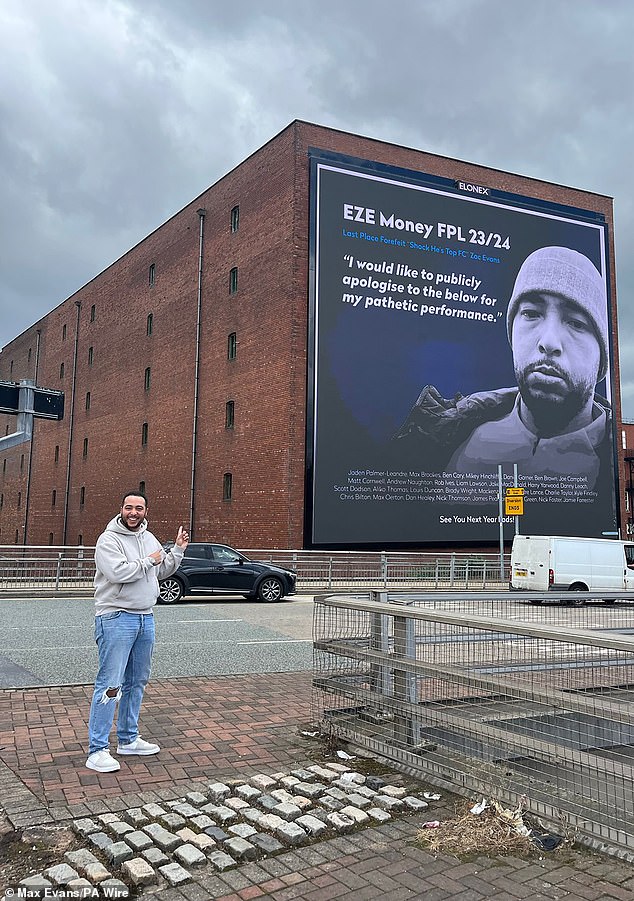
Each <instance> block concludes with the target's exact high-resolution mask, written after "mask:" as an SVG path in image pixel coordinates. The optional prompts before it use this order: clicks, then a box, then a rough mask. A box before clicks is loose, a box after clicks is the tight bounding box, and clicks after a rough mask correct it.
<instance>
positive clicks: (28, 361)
mask: <svg viewBox="0 0 634 901" xmlns="http://www.w3.org/2000/svg"><path fill="white" fill-rule="evenodd" d="M26 361H27V363H30V362H31V348H30V347H29V352H28V354H27V359H26Z"/></svg>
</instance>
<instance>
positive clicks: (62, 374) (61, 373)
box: [59, 363, 64, 379]
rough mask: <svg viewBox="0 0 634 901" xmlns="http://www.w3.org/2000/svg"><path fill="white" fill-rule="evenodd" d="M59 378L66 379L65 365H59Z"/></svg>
mask: <svg viewBox="0 0 634 901" xmlns="http://www.w3.org/2000/svg"><path fill="white" fill-rule="evenodd" d="M59 377H60V379H63V378H64V364H63V363H60V364H59Z"/></svg>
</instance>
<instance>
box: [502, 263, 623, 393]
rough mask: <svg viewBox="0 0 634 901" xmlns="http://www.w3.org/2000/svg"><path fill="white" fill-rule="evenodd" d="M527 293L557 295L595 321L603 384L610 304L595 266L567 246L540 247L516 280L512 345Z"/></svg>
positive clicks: (510, 314)
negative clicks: (517, 316) (514, 328)
mask: <svg viewBox="0 0 634 901" xmlns="http://www.w3.org/2000/svg"><path fill="white" fill-rule="evenodd" d="M527 294H555V295H557V296H558V297H563V298H565V299H566V300H571V301H572V302H573V303H576V304H577V306H579V307H580V308H581V309H582V310H583V311H584V312H585V313H586V314H587V315H588V316H589V317H590V319H591V320H592V323H593V325H594V328H595V332H596V335H597V340H598V342H599V348H600V350H601V362H600V363H599V375H598V378H597V381H598V382H600V381H601V380H602V379H603V378H604V377H605V374H606V373H607V371H608V304H607V297H606V293H605V285H604V283H603V279H602V278H601V275H600V273H599V271H598V269H597V268H596V266H594V264H593V263H592V262H591V261H590V260H589V259H588V257H587V256H585V255H584V254H583V253H578V252H577V251H576V250H570V248H568V247H541V248H540V249H539V250H535V251H533V253H531V254H530V255H529V256H527V257H526V259H525V260H524V262H523V263H522V265H521V266H520V270H519V272H518V273H517V278H516V279H515V285H514V286H513V293H512V295H511V299H510V301H509V306H508V310H507V312H506V331H507V334H508V338H509V342H510V343H511V345H512V343H513V342H512V341H511V335H512V332H513V319H514V318H515V314H516V313H517V307H518V304H519V302H520V299H521V298H522V297H525V296H526V295H527Z"/></svg>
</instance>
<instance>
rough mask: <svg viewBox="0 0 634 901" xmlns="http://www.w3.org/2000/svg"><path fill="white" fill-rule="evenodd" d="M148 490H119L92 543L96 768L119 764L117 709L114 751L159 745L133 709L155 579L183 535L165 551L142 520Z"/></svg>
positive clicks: (91, 757) (137, 705)
mask: <svg viewBox="0 0 634 901" xmlns="http://www.w3.org/2000/svg"><path fill="white" fill-rule="evenodd" d="M146 516H147V498H146V497H145V495H144V494H142V493H141V492H139V491H132V492H129V493H128V494H125V495H124V497H123V501H122V503H121V511H120V513H119V515H118V516H115V518H114V519H112V520H111V521H110V522H109V523H108V525H107V526H106V529H105V531H104V532H103V533H102V534H101V535H100V536H99V538H98V540H97V545H96V548H95V568H96V572H95V640H96V642H97V648H98V650H99V672H98V673H97V678H96V680H95V689H94V692H93V697H92V704H91V707H90V719H89V723H88V738H89V749H88V759H87V761H86V766H87V767H88V769H91V770H96V771H97V772H98V773H111V772H114V771H115V770H118V769H120V768H121V766H120V764H119V761H118V760H115V758H114V757H112V755H111V754H110V751H109V750H108V738H109V735H110V730H111V729H112V724H113V721H114V714H115V707H116V704H117V701H118V702H119V713H118V716H117V738H118V742H119V743H118V747H117V754H122V755H128V754H138V755H142V756H147V755H150V754H158V752H159V751H160V748H159V746H158V745H156V744H153V743H151V742H148V741H144V740H143V739H142V738H141V737H140V736H139V729H138V723H139V712H140V710H141V702H142V700H143V693H144V691H145V686H146V685H147V682H148V679H149V677H150V664H151V659H152V649H153V647H154V616H153V613H152V608H153V607H154V605H155V604H156V599H157V598H158V593H159V584H158V583H159V579H164V578H166V577H167V576H170V575H171V574H172V573H173V572H174V571H175V570H176V569H177V568H178V566H179V564H180V562H181V560H182V559H183V555H184V553H185V548H186V547H187V544H188V543H189V536H188V534H187V532H186V531H185V530H184V529H183V528H182V526H181V527H180V528H179V530H178V535H177V536H176V543H175V545H174V547H172V549H171V550H170V551H169V553H166V552H165V551H164V550H163V548H162V546H161V544H160V543H159V541H158V540H157V539H156V538H155V537H154V535H153V534H152V533H151V532H150V531H149V530H148V527H147V519H146Z"/></svg>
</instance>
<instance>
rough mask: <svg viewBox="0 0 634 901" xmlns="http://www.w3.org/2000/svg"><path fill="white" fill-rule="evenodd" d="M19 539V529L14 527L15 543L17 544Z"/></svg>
mask: <svg viewBox="0 0 634 901" xmlns="http://www.w3.org/2000/svg"><path fill="white" fill-rule="evenodd" d="M19 540H20V530H19V529H16V530H15V543H16V544H17V543H18V541H19Z"/></svg>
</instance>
